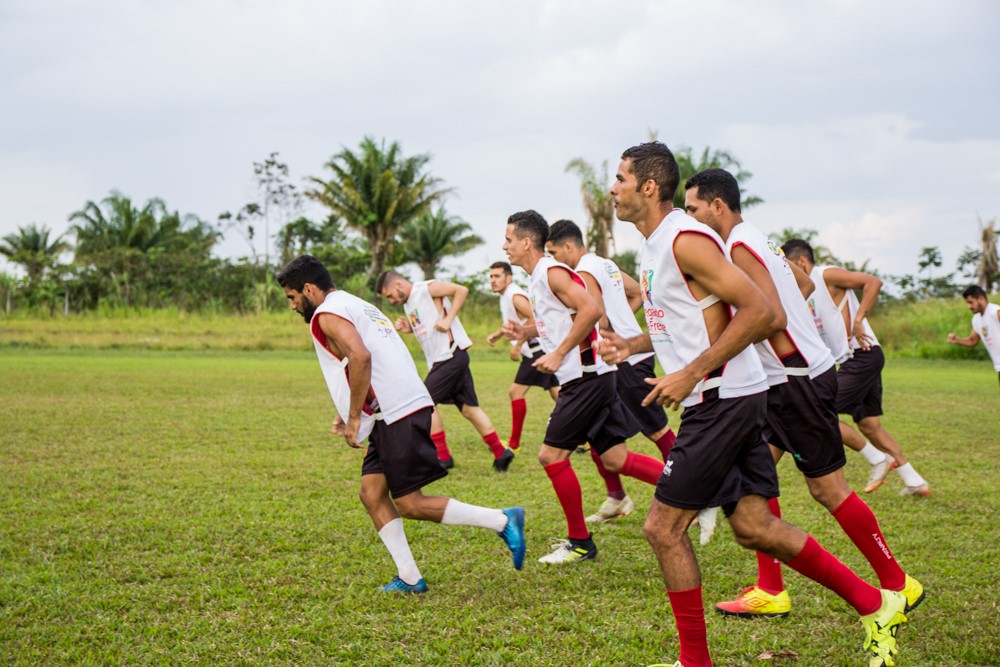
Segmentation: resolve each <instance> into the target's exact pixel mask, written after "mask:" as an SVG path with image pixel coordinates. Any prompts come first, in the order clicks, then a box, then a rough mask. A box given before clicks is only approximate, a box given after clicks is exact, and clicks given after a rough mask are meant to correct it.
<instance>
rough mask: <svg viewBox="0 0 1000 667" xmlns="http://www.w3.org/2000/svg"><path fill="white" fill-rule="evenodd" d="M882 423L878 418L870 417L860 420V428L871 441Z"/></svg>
mask: <svg viewBox="0 0 1000 667" xmlns="http://www.w3.org/2000/svg"><path fill="white" fill-rule="evenodd" d="M880 426H881V423H880V422H879V420H878V419H873V418H871V417H869V418H868V419H862V420H861V421H859V422H858V430H859V431H861V432H862V433H864V435H865V437H866V438H868V440H869V441H870V440H871V439H872V436H874V435H875V434H876V433H878V431H879V427H880Z"/></svg>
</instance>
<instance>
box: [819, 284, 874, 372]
mask: <svg viewBox="0 0 1000 667" xmlns="http://www.w3.org/2000/svg"><path fill="white" fill-rule="evenodd" d="M833 268H836V267H833V266H814V267H813V270H812V273H810V274H809V277H810V278H812V281H813V284H815V285H816V289H815V290H814V291H813V293H812V294H811V295H810V297H809V306H810V308H811V309H812V311H813V318H814V320H815V322H816V328H817V329H819V334H820V337H821V338H822V339H823V342H824V343H826V346H827V347H828V348H830V352H831V353H832V354H833V358H834V360H835V361H836V362H837V363H838V364H841V363H843V362H844V361H846V360H847V359H849V358H850V357H852V356H853V355H854V350H857V349H859V348H860V347H861V344H860V343H858V339H857V338H855V337H854V336H851V337H850V339H848V337H847V325H846V324H844V309H845V308H846V309H847V317H848V319H849V320H851V321H854V316H855V314H857V312H858V307H859V305H860V304H859V303H858V297H856V296H854V290H850V289H848V290H844V296H843V297H842V298H841V300H840V303H834V302H833V297H832V296H830V289H829V288H828V287H827V286H826V280H825V279H824V278H823V274H824V273H825V272H826V271H827V269H833ZM862 325H863V326H864V328H865V333H866V334H868V337H869V339H870V340H871V344H872V345H878V344H879V343H878V339H877V338H876V337H875V332H874V331H872V328H871V325H870V324H868V318H865V319H864V320H862Z"/></svg>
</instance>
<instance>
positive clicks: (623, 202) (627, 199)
mask: <svg viewBox="0 0 1000 667" xmlns="http://www.w3.org/2000/svg"><path fill="white" fill-rule="evenodd" d="M611 199H612V200H613V201H614V204H615V215H617V216H618V219H619V220H622V221H624V222H636V221H637V220H639V219H640V217H641V211H642V196H641V195H640V193H639V192H637V191H636V180H635V174H634V173H632V159H631V158H626V159H624V160H622V161H621V163H620V164H619V165H618V173H616V174H615V182H614V183H612V184H611Z"/></svg>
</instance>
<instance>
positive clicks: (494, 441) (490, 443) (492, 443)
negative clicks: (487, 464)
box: [483, 431, 503, 459]
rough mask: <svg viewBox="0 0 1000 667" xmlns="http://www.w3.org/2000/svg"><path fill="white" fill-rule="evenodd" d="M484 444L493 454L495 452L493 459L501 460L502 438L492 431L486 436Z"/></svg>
mask: <svg viewBox="0 0 1000 667" xmlns="http://www.w3.org/2000/svg"><path fill="white" fill-rule="evenodd" d="M483 442H485V443H486V446H487V447H489V448H490V451H491V452H493V458H495V459H498V458H500V455H501V454H503V443H502V442H500V436H499V435H497V432H496V431H490V432H489V433H487V434H486V435H484V436H483Z"/></svg>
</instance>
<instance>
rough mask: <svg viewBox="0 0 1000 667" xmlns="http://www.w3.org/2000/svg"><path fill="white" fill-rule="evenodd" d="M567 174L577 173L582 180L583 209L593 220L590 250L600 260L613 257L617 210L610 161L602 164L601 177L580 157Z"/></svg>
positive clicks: (570, 162)
mask: <svg viewBox="0 0 1000 667" xmlns="http://www.w3.org/2000/svg"><path fill="white" fill-rule="evenodd" d="M566 171H567V172H575V173H576V175H577V176H579V177H580V192H581V193H582V194H583V207H584V209H586V211H587V217H588V218H590V226H589V227H588V228H587V247H588V248H590V249H591V250H593V251H594V252H595V253H596V254H598V255H599V256H601V257H610V256H611V255H614V254H615V235H614V223H615V206H614V201H613V200H612V198H611V191H610V189H609V188H610V185H609V184H610V183H611V181H610V180H609V178H608V161H607V160H605V161H604V162H602V163H601V173H600V175H598V174H597V171H596V170H595V169H594V167H593V165H591V164H590V163H589V162H587V161H585V160H584V159H583V158H579V157H578V158H574V159H573V160H570V161H569V164H567V165H566Z"/></svg>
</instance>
